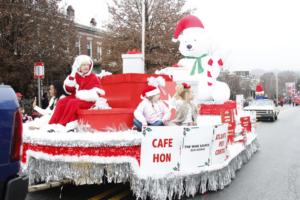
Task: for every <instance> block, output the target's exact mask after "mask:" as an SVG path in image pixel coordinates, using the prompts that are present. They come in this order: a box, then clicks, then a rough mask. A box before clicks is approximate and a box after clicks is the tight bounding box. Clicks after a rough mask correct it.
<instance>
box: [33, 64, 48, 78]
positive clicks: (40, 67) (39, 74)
mask: <svg viewBox="0 0 300 200" xmlns="http://www.w3.org/2000/svg"><path fill="white" fill-rule="evenodd" d="M33 73H34V79H43V78H44V76H45V64H44V62H35V63H34V70H33Z"/></svg>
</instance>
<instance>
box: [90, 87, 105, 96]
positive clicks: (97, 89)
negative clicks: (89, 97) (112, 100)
mask: <svg viewBox="0 0 300 200" xmlns="http://www.w3.org/2000/svg"><path fill="white" fill-rule="evenodd" d="M93 90H95V91H96V92H97V93H98V94H100V95H105V91H104V90H102V89H100V88H93Z"/></svg>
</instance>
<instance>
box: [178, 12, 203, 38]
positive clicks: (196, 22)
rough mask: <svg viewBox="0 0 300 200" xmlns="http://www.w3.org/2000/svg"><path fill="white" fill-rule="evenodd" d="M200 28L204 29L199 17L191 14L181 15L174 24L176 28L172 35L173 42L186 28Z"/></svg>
mask: <svg viewBox="0 0 300 200" xmlns="http://www.w3.org/2000/svg"><path fill="white" fill-rule="evenodd" d="M197 27H198V28H202V29H204V26H203V24H202V22H201V21H200V19H198V18H197V17H195V16H193V15H188V16H185V17H183V18H182V19H181V20H180V21H179V22H178V23H177V25H176V29H175V32H174V35H173V39H172V41H173V42H177V41H178V37H179V35H180V34H181V33H182V32H183V31H184V30H185V29H187V28H197Z"/></svg>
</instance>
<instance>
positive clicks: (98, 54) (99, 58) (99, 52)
mask: <svg viewBox="0 0 300 200" xmlns="http://www.w3.org/2000/svg"><path fill="white" fill-rule="evenodd" d="M101 56H102V48H101V46H100V45H98V46H97V59H98V60H101Z"/></svg>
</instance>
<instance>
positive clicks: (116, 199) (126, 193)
mask: <svg viewBox="0 0 300 200" xmlns="http://www.w3.org/2000/svg"><path fill="white" fill-rule="evenodd" d="M129 194H130V191H129V190H125V191H123V192H121V193H119V194H117V195H115V196H113V197H111V198H109V199H108V200H121V199H123V198H124V197H127V196H129Z"/></svg>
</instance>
